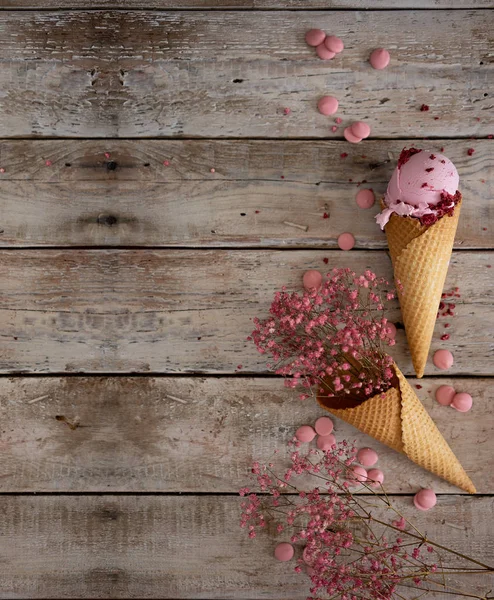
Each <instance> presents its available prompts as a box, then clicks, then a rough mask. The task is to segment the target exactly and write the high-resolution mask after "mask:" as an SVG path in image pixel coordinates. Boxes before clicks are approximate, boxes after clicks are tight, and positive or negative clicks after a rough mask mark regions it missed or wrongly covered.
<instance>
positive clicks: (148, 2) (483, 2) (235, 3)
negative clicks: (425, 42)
mask: <svg viewBox="0 0 494 600" xmlns="http://www.w3.org/2000/svg"><path fill="white" fill-rule="evenodd" d="M9 8H10V9H15V10H19V9H37V10H49V9H72V8H85V9H87V8H88V3H87V1H86V0H1V4H0V10H2V9H9ZM98 8H111V9H118V8H121V9H128V10H135V9H147V10H149V9H155V10H183V9H208V8H210V9H216V10H218V9H224V10H228V9H236V10H238V9H253V10H266V9H276V8H277V9H286V10H308V9H321V10H329V9H333V8H334V9H348V10H352V9H356V10H374V9H378V10H382V9H403V8H410V9H419V8H426V9H429V10H432V9H445V8H452V9H467V8H477V9H481V8H494V3H493V2H492V0H181V1H178V0H118V1H115V0H91V9H98Z"/></svg>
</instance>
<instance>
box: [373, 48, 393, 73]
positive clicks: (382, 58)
mask: <svg viewBox="0 0 494 600" xmlns="http://www.w3.org/2000/svg"><path fill="white" fill-rule="evenodd" d="M389 59H390V56H389V52H388V51H387V50H385V49H384V48H376V49H375V50H374V51H373V52H372V53H371V55H370V58H369V62H370V64H371V66H372V67H373V68H374V69H378V70H382V69H385V68H386V67H387V66H388V65H389Z"/></svg>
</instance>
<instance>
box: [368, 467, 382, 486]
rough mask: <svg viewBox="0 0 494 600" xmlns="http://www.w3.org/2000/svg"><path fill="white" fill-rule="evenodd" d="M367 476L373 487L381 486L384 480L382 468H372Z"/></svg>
mask: <svg viewBox="0 0 494 600" xmlns="http://www.w3.org/2000/svg"><path fill="white" fill-rule="evenodd" d="M367 477H368V478H369V480H370V481H371V482H372V483H371V486H372V487H380V484H381V483H382V482H383V481H384V473H383V472H382V471H381V469H370V471H369V472H368V473H367Z"/></svg>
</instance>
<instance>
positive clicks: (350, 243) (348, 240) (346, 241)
mask: <svg viewBox="0 0 494 600" xmlns="http://www.w3.org/2000/svg"><path fill="white" fill-rule="evenodd" d="M338 246H339V247H340V248H341V250H351V249H352V248H353V247H354V246H355V238H354V237H353V235H352V234H351V233H342V234H340V235H339V236H338Z"/></svg>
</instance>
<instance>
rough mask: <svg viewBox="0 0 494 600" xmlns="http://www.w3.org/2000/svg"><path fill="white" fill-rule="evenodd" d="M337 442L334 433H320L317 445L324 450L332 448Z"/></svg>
mask: <svg viewBox="0 0 494 600" xmlns="http://www.w3.org/2000/svg"><path fill="white" fill-rule="evenodd" d="M335 444H336V438H335V437H334V435H333V434H332V433H330V434H329V435H319V436H318V437H317V441H316V446H317V447H318V448H319V450H323V451H324V452H326V451H327V450H331V448H332V447H333V446H334V445H335Z"/></svg>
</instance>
